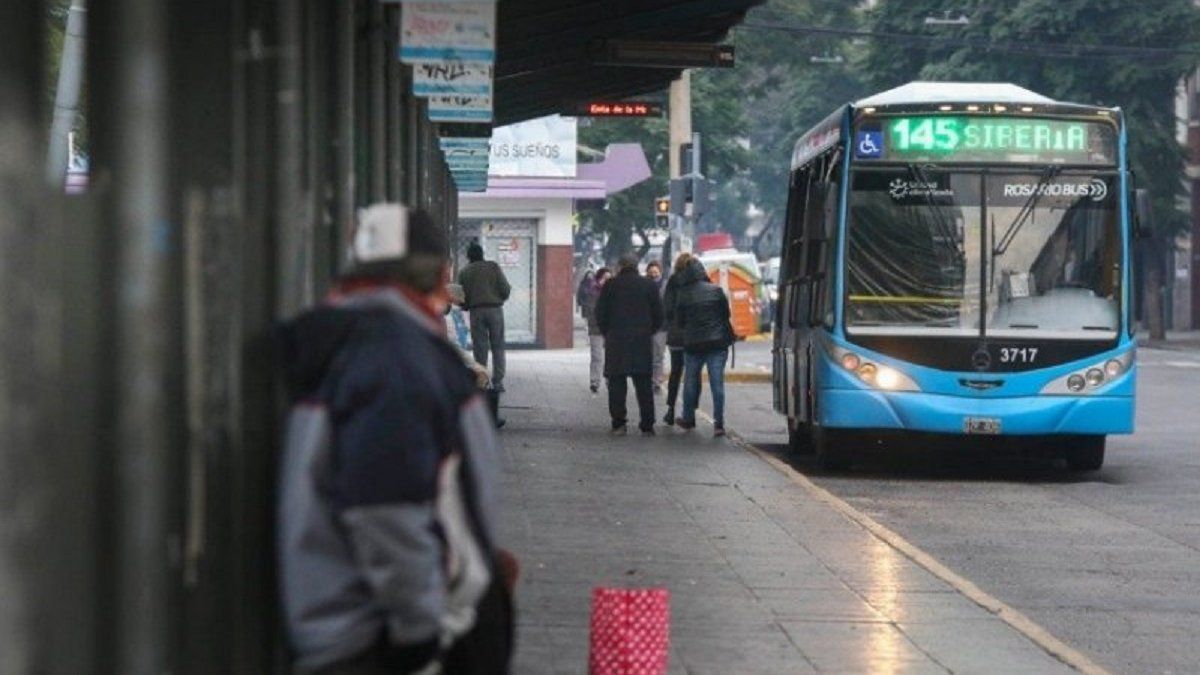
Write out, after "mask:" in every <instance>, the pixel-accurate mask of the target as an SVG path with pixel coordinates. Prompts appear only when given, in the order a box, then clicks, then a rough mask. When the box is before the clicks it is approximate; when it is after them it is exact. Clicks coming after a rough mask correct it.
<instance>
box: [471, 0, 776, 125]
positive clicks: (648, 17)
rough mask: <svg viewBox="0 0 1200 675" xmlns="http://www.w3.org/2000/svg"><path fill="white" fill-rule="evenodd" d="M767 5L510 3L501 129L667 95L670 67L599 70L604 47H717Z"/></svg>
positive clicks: (499, 95)
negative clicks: (632, 43) (595, 103)
mask: <svg viewBox="0 0 1200 675" xmlns="http://www.w3.org/2000/svg"><path fill="white" fill-rule="evenodd" d="M762 2H763V0H510V1H506V2H501V3H499V6H498V12H499V15H498V17H497V21H498V26H497V31H496V32H497V39H498V44H497V58H496V70H495V76H496V80H495V101H494V103H495V116H496V121H495V124H496V125H504V124H511V123H513V122H519V121H522V120H526V119H531V118H534V117H540V116H542V115H549V114H551V113H561V112H567V111H565V110H563V107H564V106H565V105H569V104H573V103H580V102H585V101H589V100H603V99H609V100H612V99H617V100H619V99H625V98H629V97H632V96H638V95H641V94H646V93H649V92H654V91H661V90H663V89H666V87H667V86H668V85H669V84H670V83H671V82H672V81H673V80H675V79H677V78H678V77H679V73H680V70H679V69H672V68H635V67H628V66H600V65H595V64H594V63H593V57H592V54H593V50H594V48H595V45H596V44H597V43H598V42H600V41H603V40H650V41H673V42H708V43H713V44H716V43H719V42H721V41H722V40H724V39H725V36H726V33H728V31H729V29H730V28H731V27H733V26H734V25H736V24H738V23H740V22H741V20H742V18H743V17H744V16H745V13H746V11H747V10H748V9H750V8H751V7H753V6H755V5H758V4H761V3H762Z"/></svg>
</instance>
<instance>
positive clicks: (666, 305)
mask: <svg viewBox="0 0 1200 675" xmlns="http://www.w3.org/2000/svg"><path fill="white" fill-rule="evenodd" d="M692 260H694V258H693V257H692V254H690V253H680V254H679V256H678V257H676V258H675V264H674V265H672V266H671V276H670V277H669V278H668V279H667V284H666V289H665V290H663V319H664V323H665V324H666V327H667V351H668V352H670V354H671V374H670V375H669V376H668V377H667V414H666V415H663V422H665V423H667V424H668V425H672V424H675V401H676V400H677V398H678V396H679V382H680V380H681V379H682V378H683V326H682V325H680V323H679V317H678V316H677V312H676V311H675V303H676V300H677V299H678V298H679V289H680V288H681V287H683V285H684V284H687V283H691V282H692V281H693V279H692V275H691V274H690V273H689V271H688V267H689V263H690V262H691V261H692ZM703 273H704V267H703V265H701V266H700V274H703Z"/></svg>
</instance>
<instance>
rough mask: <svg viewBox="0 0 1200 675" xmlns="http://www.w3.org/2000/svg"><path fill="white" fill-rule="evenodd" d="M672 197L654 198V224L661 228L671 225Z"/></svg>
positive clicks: (664, 228)
mask: <svg viewBox="0 0 1200 675" xmlns="http://www.w3.org/2000/svg"><path fill="white" fill-rule="evenodd" d="M670 216H671V198H670V197H658V198H657V199H655V200H654V225H655V226H656V227H658V228H659V229H661V230H666V229H669V228H670V227H671V218H670Z"/></svg>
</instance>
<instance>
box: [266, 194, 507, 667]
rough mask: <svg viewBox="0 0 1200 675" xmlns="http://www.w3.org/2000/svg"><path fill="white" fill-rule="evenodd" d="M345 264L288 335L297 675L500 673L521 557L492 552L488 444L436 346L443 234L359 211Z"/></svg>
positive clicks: (455, 358) (288, 529) (444, 344)
mask: <svg viewBox="0 0 1200 675" xmlns="http://www.w3.org/2000/svg"><path fill="white" fill-rule="evenodd" d="M353 253H354V259H355V266H354V268H353V270H352V272H351V274H350V276H348V277H347V278H344V279H342V280H340V282H339V284H338V286H337V288H336V289H335V291H334V292H333V293H332V294H331V295H330V296H329V297H328V298H327V299H326V301H325V302H324V303H322V305H320V306H319V307H317V308H316V309H313V310H311V311H309V312H307V313H305V314H303V315H302V316H300V317H299V318H297V319H296V320H294V321H293V322H291V323H290V324H288V325H287V326H286V327H285V328H284V329H283V330H282V331H281V352H282V356H283V362H284V364H285V366H286V370H287V383H288V387H289V393H290V396H291V400H292V402H293V408H292V411H291V415H290V417H289V419H288V423H287V427H286V428H287V434H286V439H285V443H284V452H283V458H282V465H281V473H280V483H279V498H278V499H279V501H278V518H279V522H278V529H277V532H278V542H277V552H278V556H279V557H278V560H279V579H280V583H281V586H280V594H281V599H282V604H283V608H284V617H285V619H286V625H287V630H288V636H289V638H290V643H291V646H292V648H293V655H294V656H295V670H296V672H300V673H314V674H321V675H349V674H355V675H368V674H370V675H384V674H393V673H416V672H446V673H464V674H480V675H484V674H486V675H491V674H493V673H494V674H502V673H506V672H507V671H508V661H509V655H510V653H511V649H512V639H513V636H512V630H513V628H512V626H513V622H512V605H511V596H510V594H511V584H512V583H513V581H514V580H515V569H516V567H515V562H514V561H513V559H512V558H511V556H509V555H508V554H506V553H504V552H502V551H501V550H500V549H499V548H498V547H497V542H496V533H495V530H494V525H495V523H496V520H497V513H496V509H497V494H496V493H497V487H498V484H499V459H500V456H499V448H498V444H497V440H496V435H495V431H494V429H493V428H492V420H491V417H490V415H489V414H488V411H487V404H486V402H485V401H484V397H483V396H482V395H481V394H480V392H479V390H478V388H477V386H476V379H475V377H474V375H473V374H472V373H471V371H470V370H469V369H468V368H467V366H466V365H464V362H463V360H462V358H461V357H460V355H459V353H458V351H457V349H456V347H455V346H454V345H453V344H452V343H451V342H450V341H449V340H448V339H447V337H446V330H445V319H444V317H443V313H444V311H445V308H446V306H447V303H448V300H449V299H448V294H447V290H446V283H447V281H448V280H449V277H450V271H449V270H450V268H449V260H448V259H447V246H446V239H445V237H444V235H443V234H442V229H441V227H439V226H438V225H437V224H436V223H434V221H433V220H432V219H431V218H430V217H429V216H428V215H426V214H424V213H422V212H413V213H411V214H410V213H409V212H408V211H407V210H406V209H404V207H402V206H399V205H378V206H374V207H371V208H368V209H366V210H364V212H363V216H362V221H361V224H360V227H359V233H358V234H357V235H356V237H355V240H354V245H353Z"/></svg>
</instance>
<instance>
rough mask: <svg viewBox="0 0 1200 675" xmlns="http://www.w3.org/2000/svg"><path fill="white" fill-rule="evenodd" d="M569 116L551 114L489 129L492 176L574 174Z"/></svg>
mask: <svg viewBox="0 0 1200 675" xmlns="http://www.w3.org/2000/svg"><path fill="white" fill-rule="evenodd" d="M575 145H576V126H575V119H574V118H573V117H561V116H559V115H551V116H549V117H542V118H539V119H536V120H529V121H528V122H521V123H519V124H511V125H509V126H506V127H500V128H498V129H495V130H493V131H492V141H491V170H490V173H491V175H493V176H523V177H536V178H574V177H575V152H576V150H575Z"/></svg>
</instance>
